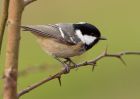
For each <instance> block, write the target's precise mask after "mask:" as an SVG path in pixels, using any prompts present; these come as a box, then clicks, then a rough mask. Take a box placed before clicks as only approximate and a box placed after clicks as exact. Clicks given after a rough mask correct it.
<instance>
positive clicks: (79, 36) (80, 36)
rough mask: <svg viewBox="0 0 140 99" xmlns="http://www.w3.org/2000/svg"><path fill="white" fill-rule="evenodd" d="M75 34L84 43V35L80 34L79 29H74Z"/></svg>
mask: <svg viewBox="0 0 140 99" xmlns="http://www.w3.org/2000/svg"><path fill="white" fill-rule="evenodd" d="M76 35H77V36H78V38H80V39H81V41H82V42H83V43H85V39H84V37H83V35H82V32H81V31H80V30H76Z"/></svg>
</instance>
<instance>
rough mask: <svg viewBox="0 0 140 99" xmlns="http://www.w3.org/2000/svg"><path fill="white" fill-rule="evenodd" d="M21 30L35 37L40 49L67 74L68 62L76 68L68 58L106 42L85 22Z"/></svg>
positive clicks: (35, 26)
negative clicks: (62, 67) (59, 63)
mask: <svg viewBox="0 0 140 99" xmlns="http://www.w3.org/2000/svg"><path fill="white" fill-rule="evenodd" d="M21 28H23V30H24V31H30V32H31V33H33V34H34V35H35V36H37V39H38V42H39V44H40V45H41V47H42V49H43V50H44V51H45V52H46V53H48V54H50V55H52V56H53V57H54V58H56V59H57V60H58V61H60V62H61V63H62V64H63V65H64V66H65V69H66V70H67V71H68V72H69V65H68V62H69V64H71V63H72V64H73V65H74V66H76V64H75V63H74V62H73V61H72V60H71V59H70V57H73V56H77V55H81V54H83V53H84V52H86V51H87V50H89V49H91V48H92V47H93V46H94V45H95V44H96V43H97V42H98V41H99V40H106V38H103V37H101V34H100V31H99V30H98V29H97V28H96V27H95V26H94V25H92V24H89V23H85V22H80V23H59V24H53V25H52V24H49V25H26V26H21ZM60 58H64V59H66V61H62V60H61V59H60Z"/></svg>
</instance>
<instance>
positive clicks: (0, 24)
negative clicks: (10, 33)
mask: <svg viewBox="0 0 140 99" xmlns="http://www.w3.org/2000/svg"><path fill="white" fill-rule="evenodd" d="M2 5H3V8H2V16H1V22H0V53H1V47H2V40H3V35H4V31H5V27H6V22H7V18H8V8H9V0H3V4H2Z"/></svg>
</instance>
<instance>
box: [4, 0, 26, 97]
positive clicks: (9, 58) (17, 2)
mask: <svg viewBox="0 0 140 99" xmlns="http://www.w3.org/2000/svg"><path fill="white" fill-rule="evenodd" d="M22 10H23V0H10V3H9V16H8V41H7V48H6V61H5V70H4V76H5V77H4V94H3V99H17V96H16V95H17V72H18V53H19V43H20V27H19V26H20V24H21V15H22Z"/></svg>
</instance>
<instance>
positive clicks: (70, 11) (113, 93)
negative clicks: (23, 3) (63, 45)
mask: <svg viewBox="0 0 140 99" xmlns="http://www.w3.org/2000/svg"><path fill="white" fill-rule="evenodd" d="M0 4H1V1H0ZM139 10H140V1H139V0H38V1H36V2H34V3H32V4H31V5H30V6H28V7H26V9H25V11H24V13H23V17H22V24H53V23H60V22H64V23H68V22H73V23H76V22H80V21H81V22H89V23H92V24H94V25H96V26H97V27H98V28H99V29H100V31H101V33H102V35H104V36H106V37H107V38H108V41H101V42H99V43H98V44H97V45H96V46H95V47H94V48H92V49H91V50H90V51H88V52H87V53H85V54H83V55H81V56H78V57H75V58H73V60H74V61H75V62H81V61H85V60H90V59H93V58H95V57H96V56H98V55H99V54H100V53H101V52H103V51H104V50H105V47H106V46H107V45H108V47H109V48H108V51H109V52H110V53H115V52H120V51H124V50H126V51H127V50H129V51H140V11H139ZM5 33H6V34H7V32H5ZM21 35H22V38H21V45H20V57H19V58H20V61H19V71H22V70H24V69H26V68H29V67H37V66H39V65H41V64H48V67H47V69H46V70H45V71H40V72H31V73H29V74H27V75H25V76H21V77H19V80H18V90H21V89H23V88H26V87H27V86H29V85H31V84H33V83H35V82H38V81H40V80H42V79H44V78H46V77H48V76H49V75H52V74H54V73H56V72H57V71H59V70H60V69H61V68H62V66H61V65H60V63H59V62H57V61H56V60H55V59H53V57H51V56H49V55H47V54H45V53H44V52H43V51H42V50H41V48H40V46H39V45H38V43H37V42H36V37H34V35H32V34H31V33H29V32H22V34H21ZM5 47H6V35H5V38H4V44H3V49H2V56H1V59H0V75H2V74H3V66H4V59H5ZM123 58H124V59H125V61H126V63H127V66H126V67H125V66H124V65H123V64H122V63H121V62H120V61H119V60H118V59H115V58H105V59H103V60H101V61H100V62H98V64H97V67H96V68H95V70H94V71H93V72H92V71H91V67H83V68H79V69H78V70H77V71H76V70H72V71H71V73H70V74H67V75H64V76H63V77H62V87H60V86H59V83H58V81H57V80H52V81H50V82H48V83H46V84H44V85H42V86H40V87H38V88H37V89H35V90H33V91H31V92H29V93H28V94H26V95H24V96H22V97H21V98H20V99H48V98H50V99H56V98H57V99H140V77H139V75H140V56H138V55H131V56H124V57H123ZM0 84H1V85H0V89H2V80H0ZM0 99H2V90H1V91H0Z"/></svg>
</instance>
